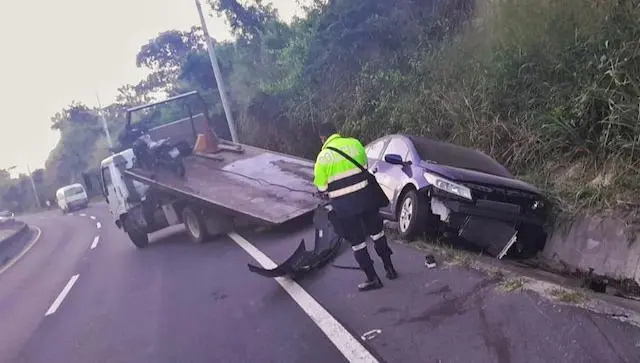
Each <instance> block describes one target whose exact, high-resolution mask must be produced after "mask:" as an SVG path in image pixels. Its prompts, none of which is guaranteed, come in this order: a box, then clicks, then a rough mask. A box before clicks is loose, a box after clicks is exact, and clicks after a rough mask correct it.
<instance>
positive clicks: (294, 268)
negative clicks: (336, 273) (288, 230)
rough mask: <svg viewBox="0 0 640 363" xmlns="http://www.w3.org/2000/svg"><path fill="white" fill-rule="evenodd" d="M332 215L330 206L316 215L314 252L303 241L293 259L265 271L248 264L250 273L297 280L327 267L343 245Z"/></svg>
mask: <svg viewBox="0 0 640 363" xmlns="http://www.w3.org/2000/svg"><path fill="white" fill-rule="evenodd" d="M331 213H332V212H331V210H330V207H328V206H321V207H318V209H316V211H315V213H314V216H313V224H314V227H315V244H314V247H313V250H311V251H307V249H306V247H305V242H304V239H303V240H302V241H300V244H299V245H298V248H296V250H295V252H293V254H292V255H291V257H289V258H288V259H286V260H285V261H284V262H283V263H281V264H279V265H278V266H276V267H275V268H273V269H265V268H262V267H259V266H256V265H253V264H248V265H249V271H251V272H254V273H257V274H258V275H262V276H265V277H280V276H288V277H290V278H292V279H297V278H300V277H302V276H304V275H306V274H307V273H309V272H311V271H313V270H314V269H316V268H319V267H322V266H324V265H326V264H327V263H328V262H329V261H331V260H332V259H333V258H334V257H335V256H336V255H337V254H338V252H339V251H340V245H341V243H342V238H341V237H339V236H338V235H337V234H336V232H335V230H334V229H333V225H332V224H331V222H330V214H331Z"/></svg>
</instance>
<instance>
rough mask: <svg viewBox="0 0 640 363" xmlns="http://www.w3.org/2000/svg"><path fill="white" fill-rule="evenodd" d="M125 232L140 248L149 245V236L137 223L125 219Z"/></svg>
mask: <svg viewBox="0 0 640 363" xmlns="http://www.w3.org/2000/svg"><path fill="white" fill-rule="evenodd" d="M124 231H125V232H127V234H128V235H129V239H130V240H131V242H133V244H134V245H135V246H136V247H138V248H145V247H147V245H149V235H148V234H147V232H145V231H144V230H142V229H140V227H139V226H137V225H136V224H135V222H133V221H131V219H129V218H125V219H124Z"/></svg>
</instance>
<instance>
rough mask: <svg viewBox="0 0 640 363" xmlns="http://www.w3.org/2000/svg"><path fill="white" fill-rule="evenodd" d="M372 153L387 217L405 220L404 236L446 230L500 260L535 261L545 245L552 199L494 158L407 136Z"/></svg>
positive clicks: (389, 139)
mask: <svg viewBox="0 0 640 363" xmlns="http://www.w3.org/2000/svg"><path fill="white" fill-rule="evenodd" d="M366 151H367V157H368V168H369V171H370V172H371V173H373V175H375V177H376V179H377V181H378V183H379V184H380V186H381V187H382V189H383V190H384V191H385V193H386V194H387V196H388V198H389V200H390V201H391V203H389V206H388V207H386V208H385V209H383V210H381V213H382V215H383V216H384V217H385V219H388V220H392V221H397V222H398V225H399V232H400V234H401V236H402V237H403V238H405V239H411V238H413V237H415V236H417V235H419V234H422V233H427V234H430V235H434V234H436V233H439V232H441V231H443V227H444V229H446V230H452V231H454V232H455V233H456V234H457V235H458V236H459V237H461V238H463V239H464V240H466V241H468V242H471V243H473V244H474V245H476V246H478V247H480V248H482V249H483V250H485V251H487V252H488V253H489V254H491V255H493V256H496V257H497V258H503V257H504V256H506V255H509V256H514V257H523V258H528V257H532V256H533V255H535V254H536V253H537V252H538V251H540V250H541V249H542V248H543V247H544V243H545V240H546V235H545V233H544V228H543V225H544V222H545V220H546V216H547V206H546V203H545V199H544V197H543V196H542V195H541V193H540V192H539V191H538V190H537V189H536V188H535V187H534V186H532V185H530V184H528V183H526V182H523V181H521V180H518V179H516V178H515V177H514V176H513V175H511V173H510V172H509V171H508V170H507V169H506V168H505V167H504V166H502V165H501V164H500V163H498V162H497V161H495V160H494V159H492V158H491V157H489V156H488V155H486V154H484V153H482V152H479V151H476V150H473V149H469V148H465V147H461V146H457V145H453V144H450V143H445V142H441V141H435V140H431V139H428V138H424V137H417V136H409V135H399V134H396V135H388V136H385V137H382V138H380V139H377V140H375V141H373V142H371V143H369V144H368V145H367V146H366Z"/></svg>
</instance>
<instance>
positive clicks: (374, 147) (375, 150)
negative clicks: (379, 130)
mask: <svg viewBox="0 0 640 363" xmlns="http://www.w3.org/2000/svg"><path fill="white" fill-rule="evenodd" d="M384 142H385V140H380V141H377V142H375V143H373V144H370V145H368V146H367V148H366V150H367V157H368V158H369V159H380V153H381V152H382V148H383V147H384Z"/></svg>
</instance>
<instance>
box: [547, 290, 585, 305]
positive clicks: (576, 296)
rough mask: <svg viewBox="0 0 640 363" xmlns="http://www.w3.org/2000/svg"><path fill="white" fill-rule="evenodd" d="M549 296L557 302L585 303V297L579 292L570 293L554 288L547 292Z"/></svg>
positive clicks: (569, 291)
mask: <svg viewBox="0 0 640 363" xmlns="http://www.w3.org/2000/svg"><path fill="white" fill-rule="evenodd" d="M549 294H551V296H553V297H554V298H556V299H558V300H559V301H562V302H565V303H571V304H579V303H582V302H585V301H587V297H586V295H585V294H584V293H582V292H580V291H571V290H566V289H559V288H554V289H551V290H550V291H549Z"/></svg>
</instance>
